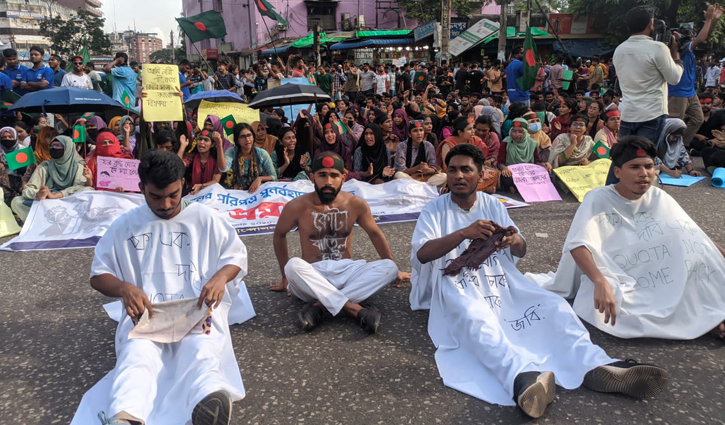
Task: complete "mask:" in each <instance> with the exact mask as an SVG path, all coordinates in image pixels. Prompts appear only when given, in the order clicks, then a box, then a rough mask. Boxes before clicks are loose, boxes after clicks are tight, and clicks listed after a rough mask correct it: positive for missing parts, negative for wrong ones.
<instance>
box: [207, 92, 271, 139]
mask: <svg viewBox="0 0 725 425" xmlns="http://www.w3.org/2000/svg"><path fill="white" fill-rule="evenodd" d="M209 115H216V116H217V117H219V120H221V119H227V121H225V122H229V116H230V115H231V116H232V118H233V119H234V122H235V123H241V122H243V123H247V124H251V123H253V122H255V121H259V111H258V110H256V109H253V108H250V107H249V106H247V105H244V104H242V103H234V102H219V103H215V102H209V101H206V100H202V101H201V103H200V104H199V119H198V120H197V122H198V123H199V127H201V128H203V127H204V121H206V117H207V116H209ZM225 132H226V129H225Z"/></svg>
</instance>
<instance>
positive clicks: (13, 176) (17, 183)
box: [0, 127, 27, 205]
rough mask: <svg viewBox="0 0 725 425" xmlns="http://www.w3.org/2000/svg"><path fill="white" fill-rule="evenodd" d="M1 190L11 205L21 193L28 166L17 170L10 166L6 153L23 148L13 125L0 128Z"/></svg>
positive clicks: (6, 201)
mask: <svg viewBox="0 0 725 425" xmlns="http://www.w3.org/2000/svg"><path fill="white" fill-rule="evenodd" d="M0 147H1V148H2V149H0V190H1V191H2V193H3V195H4V199H5V203H7V204H8V205H10V202H11V201H12V199H13V198H14V197H16V196H18V195H20V190H21V188H22V185H23V174H24V173H25V169H26V168H27V167H23V168H19V169H17V170H12V171H11V170H10V169H9V168H8V161H7V158H5V155H7V154H9V153H12V152H15V151H17V150H18V149H21V147H20V142H18V133H17V132H16V131H15V129H14V128H13V127H3V128H0Z"/></svg>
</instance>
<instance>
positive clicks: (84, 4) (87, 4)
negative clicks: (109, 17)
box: [48, 0, 103, 18]
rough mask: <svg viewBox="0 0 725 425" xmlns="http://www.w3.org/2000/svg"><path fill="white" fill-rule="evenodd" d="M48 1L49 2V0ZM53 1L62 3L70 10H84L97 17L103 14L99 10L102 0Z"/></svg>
mask: <svg viewBox="0 0 725 425" xmlns="http://www.w3.org/2000/svg"><path fill="white" fill-rule="evenodd" d="M48 3H51V2H50V1H49V2H48ZM55 3H58V4H60V5H63V6H65V7H67V8H69V9H72V10H78V9H81V10H85V11H87V12H90V13H91V14H93V15H94V16H97V17H99V18H100V17H102V16H103V12H102V11H101V6H103V2H101V1H99V0H55Z"/></svg>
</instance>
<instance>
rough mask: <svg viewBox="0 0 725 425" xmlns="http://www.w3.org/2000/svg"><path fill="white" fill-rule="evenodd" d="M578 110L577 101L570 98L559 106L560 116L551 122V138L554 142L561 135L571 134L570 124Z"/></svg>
mask: <svg viewBox="0 0 725 425" xmlns="http://www.w3.org/2000/svg"><path fill="white" fill-rule="evenodd" d="M576 110H577V101H576V99H572V98H569V99H566V100H565V101H563V102H561V103H560V104H559V116H558V117H556V118H554V119H553V120H551V134H550V135H549V137H551V139H552V140H555V139H556V138H557V137H558V136H559V135H560V134H566V133H568V132H569V123H570V122H571V117H572V115H573V114H574V113H575V111H576Z"/></svg>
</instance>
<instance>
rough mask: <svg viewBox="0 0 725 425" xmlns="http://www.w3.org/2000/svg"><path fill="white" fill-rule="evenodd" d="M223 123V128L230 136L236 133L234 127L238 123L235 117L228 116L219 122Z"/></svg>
mask: <svg viewBox="0 0 725 425" xmlns="http://www.w3.org/2000/svg"><path fill="white" fill-rule="evenodd" d="M219 122H221V124H222V127H223V128H224V132H225V133H226V134H227V136H228V135H230V134H232V133H234V126H235V125H237V121H236V120H235V119H234V116H233V115H227V116H226V117H224V118H222V119H221V120H219Z"/></svg>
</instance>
